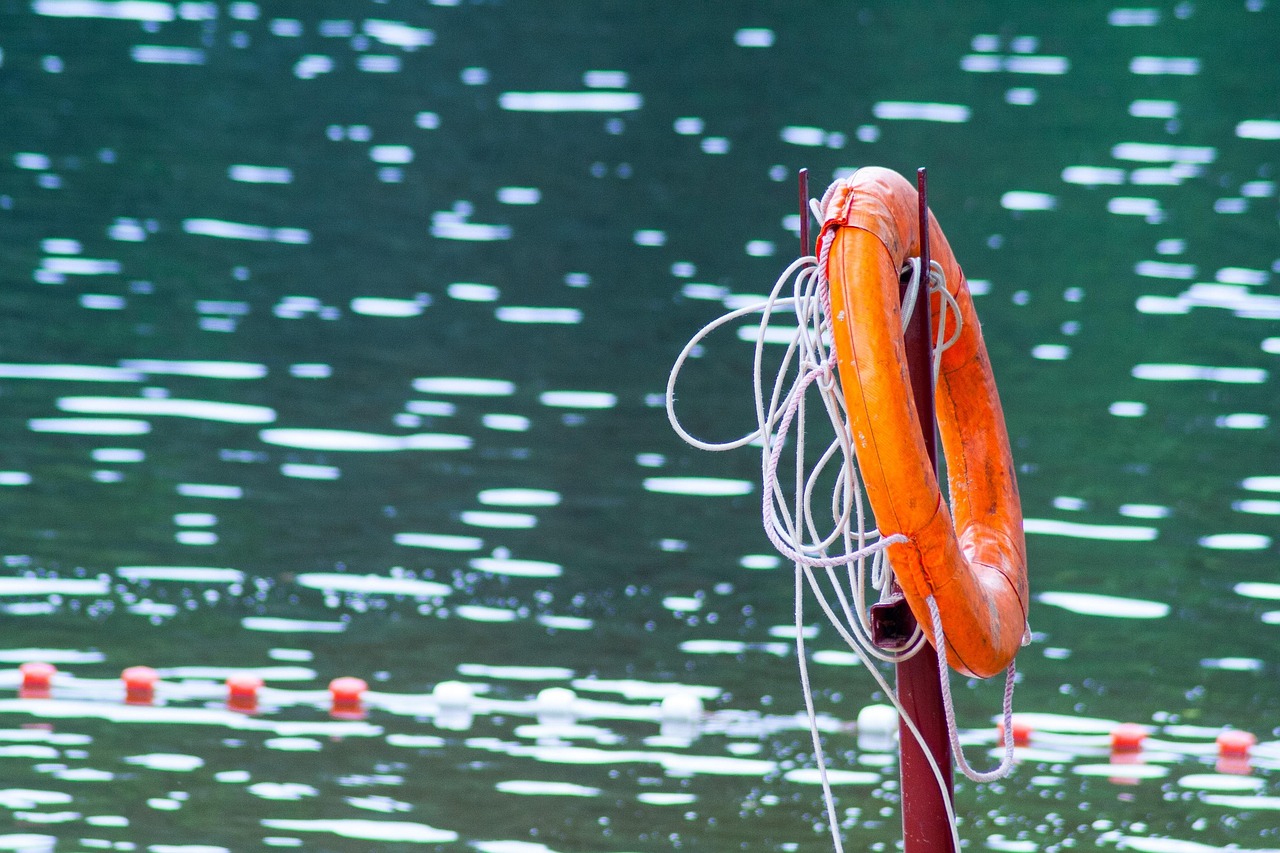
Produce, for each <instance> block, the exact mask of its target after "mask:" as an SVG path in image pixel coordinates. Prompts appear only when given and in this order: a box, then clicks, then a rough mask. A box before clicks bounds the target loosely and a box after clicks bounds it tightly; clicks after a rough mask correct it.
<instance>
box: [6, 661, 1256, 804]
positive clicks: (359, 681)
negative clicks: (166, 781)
mask: <svg viewBox="0 0 1280 853" xmlns="http://www.w3.org/2000/svg"><path fill="white" fill-rule="evenodd" d="M15 674H16V676H17V678H16V679H12V681H13V683H14V686H16V688H17V695H18V698H19V700H21V701H22V702H24V703H25V702H30V703H31V705H30V707H31V710H32V713H36V714H39V713H40V711H41V709H42V708H46V707H47V706H43V705H41V704H39V703H40V701H41V700H45V701H51V702H55V703H56V702H66V703H74V704H75V705H76V707H78V708H80V709H81V710H82V711H84V710H85V708H86V705H87V704H97V705H104V706H112V705H114V706H116V707H119V706H122V705H123V706H132V707H139V708H144V707H148V706H150V707H155V708H156V710H157V711H159V710H162V708H161V707H160V706H163V705H165V704H166V703H167V701H169V699H170V698H173V699H175V700H176V699H179V698H184V699H211V698H213V697H215V696H218V697H220V699H221V702H220V704H222V705H223V707H224V708H225V710H227V711H230V712H234V713H233V714H232V715H231V716H232V717H233V718H236V719H239V718H245V719H248V718H254V717H259V716H262V715H264V714H270V713H272V712H274V711H275V710H278V709H279V708H280V707H282V706H284V705H311V706H312V707H327V709H328V712H329V715H330V716H331V717H332V718H333V719H334V720H337V721H357V720H366V719H367V717H368V715H369V713H370V712H371V711H372V710H378V709H385V710H387V711H388V712H392V713H394V712H403V711H404V710H405V709H408V708H413V709H414V710H415V711H417V712H418V715H419V716H428V717H431V718H432V720H433V722H434V724H435V726H436V727H437V728H439V729H442V730H445V731H464V730H466V729H468V728H470V726H471V724H472V720H473V719H474V717H476V716H480V715H484V714H494V713H507V714H509V713H520V714H525V715H528V716H531V717H534V718H536V720H537V722H538V723H539V724H540V725H542V726H546V727H548V729H549V730H550V731H554V730H555V728H556V727H567V726H573V725H576V724H577V723H578V722H579V721H580V720H583V719H587V718H606V717H609V718H615V719H628V720H645V721H649V722H653V723H657V724H658V725H659V726H660V728H661V732H662V735H663V736H664V737H665V738H668V739H671V738H674V739H677V740H683V741H687V742H692V741H693V740H695V739H696V738H698V737H700V736H701V735H703V734H710V733H716V732H724V731H726V730H728V729H730V728H741V726H742V715H741V714H740V713H738V712H729V713H727V714H725V715H724V719H723V720H720V719H718V715H717V712H713V711H708V710H707V709H706V707H705V705H704V703H703V701H702V699H701V698H700V697H699V696H698V695H696V694H695V693H692V692H687V691H686V692H680V691H676V692H672V693H670V694H669V695H667V696H664V697H663V698H662V699H661V700H660V701H659V702H657V703H656V704H655V705H649V706H644V707H639V706H629V705H622V704H620V703H616V702H597V701H592V700H589V699H586V698H584V697H582V696H581V695H579V694H578V693H577V692H576V691H574V690H572V689H569V688H567V687H546V688H543V689H542V690H539V691H538V692H537V693H536V694H535V695H534V697H533V698H532V699H531V700H527V701H519V700H495V699H489V698H486V697H483V696H481V695H479V693H478V692H477V690H476V688H475V687H473V686H472V685H471V684H468V683H466V682H463V681H456V680H446V681H441V682H439V683H437V684H436V685H435V686H434V687H433V688H432V690H431V691H430V693H429V694H386V693H379V694H376V695H375V694H372V693H371V692H370V690H369V686H368V683H367V682H366V681H365V680H364V679H363V678H359V677H356V676H339V677H337V678H334V679H333V680H331V681H330V682H329V686H328V690H327V691H324V692H323V695H324V697H325V699H327V701H325V700H324V699H321V691H286V690H281V689H273V688H268V687H267V686H266V683H265V680H264V679H263V677H262V676H261V675H259V674H257V673H255V672H250V671H245V672H233V673H231V674H229V675H227V676H226V678H225V679H223V681H222V684H221V685H220V686H218V685H214V686H208V685H204V684H203V683H202V685H201V687H202V688H205V687H208V688H209V689H190V688H185V687H183V686H182V685H179V684H178V683H168V684H166V682H165V681H164V679H163V677H162V672H161V670H157V669H155V668H152V667H149V666H130V667H126V668H125V669H124V670H123V671H122V672H121V673H120V678H119V682H118V683H116V684H111V685H108V684H106V683H104V681H103V680H101V679H80V678H76V677H75V676H72V675H71V674H69V673H63V672H60V671H59V670H58V668H57V667H56V666H54V665H53V664H49V663H46V662H43V661H28V662H26V663H23V664H22V665H20V666H19V667H18V668H17V671H16V673H15ZM166 689H168V690H169V691H170V692H172V693H173V694H174V695H173V696H172V697H166V695H165V693H166ZM10 710H12V708H11V709H10ZM49 716H56V717H62V716H67V714H66V713H61V712H57V713H52V714H50V715H49ZM107 716H109V715H107ZM123 719H126V720H129V721H134V722H139V721H145V720H146V719H147V718H146V716H145V715H144V716H126V717H124V718H123ZM792 719H793V718H791V717H785V716H784V717H778V718H776V719H775V720H773V721H766V720H760V721H758V722H759V723H760V725H759V731H760V733H767V732H769V731H780V730H786V729H790V728H793V726H791V725H790V722H791V720H792ZM211 721H212V720H211ZM285 725H290V726H292V725H294V724H292V723H287V724H285ZM897 726H898V711H897V709H895V708H894V707H892V706H890V705H881V704H871V705H867V706H865V707H863V708H862V709H861V710H860V711H859V712H858V714H857V717H856V720H855V721H849V722H842V721H838V720H831V719H826V720H824V721H822V724H821V728H822V729H823V730H824V732H827V733H832V732H846V733H852V734H853V735H854V736H855V737H856V742H857V748H858V750H859V751H860V752H862V753H866V754H887V753H892V752H894V751H895V749H896V747H897V735H898V730H897ZM1188 729H1189V727H1186V726H1179V725H1165V726H1156V725H1143V724H1139V723H1107V722H1105V721H1092V720H1082V719H1077V718H1073V717H1061V716H1058V715H1052V714H1036V713H1025V714H1016V715H1014V716H1013V721H1012V727H1011V729H1010V731H1011V733H1012V740H1013V742H1014V744H1015V746H1016V749H1017V752H1016V755H1017V756H1019V758H1020V760H1024V761H1036V760H1051V761H1054V762H1055V763H1058V762H1061V761H1063V759H1064V757H1066V758H1071V757H1081V756H1096V757H1107V758H1108V759H1109V764H1110V765H1111V770H1112V771H1113V773H1112V775H1111V779H1112V781H1114V782H1117V783H1120V784H1124V783H1128V782H1130V781H1136V780H1137V777H1139V776H1142V775H1144V774H1143V772H1142V771H1141V770H1134V769H1133V767H1135V766H1140V765H1142V764H1144V763H1146V762H1147V761H1150V762H1151V763H1152V765H1153V766H1155V767H1159V764H1160V763H1162V762H1168V761H1170V760H1171V759H1176V758H1190V759H1196V760H1200V761H1209V760H1211V761H1214V762H1215V763H1214V768H1215V771H1216V772H1217V773H1219V774H1228V775H1241V776H1245V775H1249V774H1250V773H1252V771H1253V770H1254V769H1255V768H1259V767H1266V768H1271V769H1280V741H1271V742H1267V743H1260V742H1259V740H1258V738H1257V736H1256V735H1254V734H1253V733H1252V732H1248V731H1245V730H1243V729H1235V728H1230V727H1221V728H1217V729H1215V728H1212V727H1204V726H1200V727H1194V730H1193V731H1191V730H1188ZM965 740H966V741H968V742H970V743H985V742H988V741H989V742H993V743H1001V742H1003V741H1004V740H1005V728H1004V721H1003V720H998V721H996V725H995V729H994V732H992V730H987V732H986V733H983V732H981V731H978V730H974V731H970V732H966V734H965ZM1099 767H1101V768H1105V767H1106V765H1093V764H1088V765H1082V768H1083V769H1082V768H1077V769H1078V771H1081V772H1089V773H1091V774H1093V775H1105V774H1102V773H1097V772H1096V769H1097V768H1099ZM1126 773H1128V774H1130V776H1129V777H1127V776H1126ZM1146 775H1150V774H1149V773H1148V774H1146ZM1130 777H1132V778H1130Z"/></svg>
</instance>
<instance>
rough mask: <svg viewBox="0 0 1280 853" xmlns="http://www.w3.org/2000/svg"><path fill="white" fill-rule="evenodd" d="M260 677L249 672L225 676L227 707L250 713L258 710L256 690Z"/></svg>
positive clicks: (260, 686)
mask: <svg viewBox="0 0 1280 853" xmlns="http://www.w3.org/2000/svg"><path fill="white" fill-rule="evenodd" d="M261 689H262V679H261V678H259V677H258V676H256V675H252V674H250V673H237V674H236V675H232V676H229V677H228V678H227V707H228V708H230V709H231V710H233V711H242V712H244V713H246V714H252V713H254V712H256V711H257V710H258V691H259V690H261Z"/></svg>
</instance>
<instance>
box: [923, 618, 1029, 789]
mask: <svg viewBox="0 0 1280 853" xmlns="http://www.w3.org/2000/svg"><path fill="white" fill-rule="evenodd" d="M925 602H926V603H927V604H928V605H929V616H930V618H931V619H932V620H933V640H934V648H935V649H936V650H937V652H938V681H940V682H941V683H942V707H943V709H944V710H945V711H946V716H947V735H948V736H949V737H950V738H951V753H952V755H954V756H955V759H956V766H957V767H959V768H960V772H962V773H964V775H966V776H968V777H969V778H970V779H972V780H973V781H975V782H994V781H996V780H997V779H1003V778H1004V777H1006V776H1008V775H1009V774H1010V773H1011V772H1013V685H1014V682H1015V681H1017V676H1018V669H1017V666H1016V664H1015V663H1012V662H1011V663H1010V664H1009V668H1008V669H1006V670H1005V674H1004V703H1003V704H1002V706H1001V710H1002V714H1001V718H1002V720H1003V721H1004V757H1003V758H1001V759H1000V763H999V764H998V765H996V767H995V768H994V769H992V770H988V771H987V772H985V773H981V772H979V771H977V770H974V769H973V768H972V767H971V766H969V762H968V760H967V759H966V758H965V757H964V750H962V749H961V748H960V735H959V732H957V731H956V712H955V709H954V708H953V707H952V704H951V668H950V666H948V664H947V640H946V636H945V635H944V634H943V632H942V613H941V612H939V611H938V602H937V601H935V600H934V598H933V596H932V595H931V596H929V597H928V598H926V599H925Z"/></svg>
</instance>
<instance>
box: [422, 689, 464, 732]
mask: <svg viewBox="0 0 1280 853" xmlns="http://www.w3.org/2000/svg"><path fill="white" fill-rule="evenodd" d="M431 697H432V698H433V699H435V702H436V725H437V726H439V727H440V728H442V729H449V730H450V731H465V730H466V729H469V728H471V721H472V719H473V718H474V717H475V711H474V709H473V708H472V703H473V701H474V700H475V692H474V691H472V689H471V687H470V685H467V684H464V683H462V682H461V681H441V682H440V683H439V684H437V685H436V686H435V689H433V690H432V691H431Z"/></svg>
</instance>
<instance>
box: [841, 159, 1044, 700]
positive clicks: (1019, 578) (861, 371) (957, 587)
mask: <svg viewBox="0 0 1280 853" xmlns="http://www.w3.org/2000/svg"><path fill="white" fill-rule="evenodd" d="M917 205H918V197H917V195H916V189H915V187H913V186H911V184H910V183H909V182H908V181H907V180H906V179H905V178H903V177H902V176H901V175H899V174H898V173H897V172H893V171H891V170H889V169H881V168H865V169H860V170H859V171H857V172H856V173H854V175H853V176H852V177H851V178H848V179H845V180H842V181H839V182H837V183H836V184H834V185H833V186H832V188H831V189H830V190H828V192H827V196H826V199H825V201H824V210H823V219H824V222H823V228H822V233H821V235H820V236H819V245H820V246H822V245H823V242H824V241H825V242H826V243H827V244H828V245H829V252H828V254H827V255H826V258H827V263H826V270H825V273H826V276H827V279H828V280H829V282H830V298H831V324H832V332H833V338H834V348H835V352H836V359H837V361H836V366H837V372H838V374H839V377H840V384H841V389H842V392H843V395H844V399H845V402H846V404H847V407H848V417H849V426H850V431H851V435H852V439H853V444H854V451H855V454H856V456H857V460H858V467H859V469H860V470H861V473H862V478H863V482H864V484H865V487H866V491H867V497H868V499H869V501H870V503H871V508H872V511H873V512H874V513H875V517H876V524H877V526H878V527H879V529H880V532H881V533H882V534H883V535H885V536H888V535H891V534H895V533H901V534H904V535H905V536H906V537H907V538H908V541H906V542H899V543H896V544H893V545H890V546H889V547H888V556H889V560H890V563H891V564H892V565H893V570H894V574H895V575H896V576H897V579H898V583H899V585H900V586H901V587H902V592H903V595H904V596H905V597H906V600H907V603H908V604H909V605H910V607H911V611H912V613H913V614H914V615H915V617H916V620H917V621H918V622H919V623H920V626H921V627H922V628H923V629H924V631H925V634H926V635H927V636H928V638H929V640H930V642H934V643H935V646H936V639H935V637H934V636H933V629H932V621H931V616H930V610H929V607H928V604H927V599H928V597H929V596H931V595H932V596H933V597H934V600H935V601H936V603H937V606H938V610H939V611H940V613H941V617H942V628H943V633H944V634H945V637H946V643H947V652H948V654H947V658H948V660H949V661H950V663H951V665H952V666H953V667H955V668H956V669H957V670H959V671H960V672H963V673H966V674H969V675H976V676H979V677H982V678H986V677H988V676H991V675H995V674H996V673H998V672H1000V671H1002V670H1003V669H1005V668H1006V667H1007V666H1008V665H1009V663H1010V662H1011V661H1012V660H1013V658H1014V656H1015V655H1016V654H1017V652H1018V649H1019V648H1020V647H1021V645H1022V641H1023V636H1024V633H1025V631H1026V625H1027V560H1026V539H1025V536H1024V534H1023V528H1022V507H1021V504H1020V502H1019V499H1018V484H1017V480H1016V478H1015V476H1014V469H1013V457H1012V454H1011V453H1010V450H1009V437H1008V433H1007V431H1006V429H1005V421H1004V412H1003V410H1002V409H1001V407H1000V398H999V396H998V395H997V393H996V385H995V380H994V379H993V378H992V375H991V364H990V360H989V359H988V356H987V348H986V344H985V343H984V342H983V340H982V332H981V330H980V329H979V326H978V318H977V315H976V314H975V312H974V308H973V300H972V298H971V296H970V294H969V287H968V283H967V282H966V281H965V277H964V273H963V272H962V271H961V269H960V265H959V264H958V263H956V259H955V256H954V255H953V254H952V252H951V247H950V246H949V245H948V243H947V239H946V237H945V236H943V233H942V229H941V228H939V227H938V223H937V221H936V220H935V219H934V218H933V215H932V213H930V214H929V243H930V247H931V250H932V254H933V258H934V259H935V260H937V261H938V262H939V263H940V264H941V265H942V269H943V271H944V273H945V275H946V282H947V290H948V291H949V292H950V293H951V295H952V296H953V297H954V298H955V301H956V304H957V305H958V306H959V310H960V318H961V321H962V327H961V332H960V336H959V338H958V340H956V341H955V343H954V344H953V345H952V346H951V347H949V348H948V349H947V350H946V351H945V352H944V353H943V354H942V361H941V369H940V372H939V374H938V382H937V386H936V389H935V401H936V408H937V420H938V432H939V434H940V436H941V439H942V447H943V452H944V454H945V457H946V468H947V479H948V485H949V487H950V492H951V506H950V508H948V506H947V503H946V502H945V501H944V500H943V499H942V494H941V492H940V490H939V487H938V478H937V476H936V475H935V473H934V469H933V465H932V464H931V462H930V460H929V457H928V454H927V452H926V449H925V445H924V440H923V438H922V437H921V433H920V422H919V417H918V415H917V412H916V404H915V401H914V399H913V396H912V394H911V390H910V379H909V376H908V370H907V360H906V349H905V346H904V344H903V338H902V332H901V328H902V326H901V308H900V305H899V285H898V280H899V270H900V269H901V268H902V266H903V264H904V263H905V262H906V259H907V258H909V257H914V256H916V255H918V254H919V251H920V247H919V243H920V239H919V230H920V229H919V224H918V215H917ZM930 306H931V313H932V314H933V323H934V328H937V323H938V313H939V311H941V310H943V309H942V299H941V297H940V296H938V295H936V294H935V295H933V296H932V297H931V299H930Z"/></svg>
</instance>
